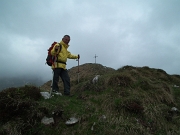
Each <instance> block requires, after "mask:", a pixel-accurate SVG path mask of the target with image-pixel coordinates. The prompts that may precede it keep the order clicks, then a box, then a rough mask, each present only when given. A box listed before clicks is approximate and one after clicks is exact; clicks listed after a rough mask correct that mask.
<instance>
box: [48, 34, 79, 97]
mask: <svg viewBox="0 0 180 135" xmlns="http://www.w3.org/2000/svg"><path fill="white" fill-rule="evenodd" d="M69 42H70V36H69V35H65V36H64V37H63V38H62V41H61V42H60V43H58V44H56V45H54V47H53V49H52V50H51V55H53V56H55V62H54V63H53V64H52V69H53V82H52V92H55V93H59V87H58V81H59V76H60V77H61V79H62V81H63V83H64V95H67V96H68V95H70V78H69V75H68V72H67V69H66V62H67V58H69V59H79V58H80V56H79V54H78V55H72V54H71V53H70V52H69V51H68V50H67V49H68V47H69Z"/></svg>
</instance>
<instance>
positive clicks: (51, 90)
mask: <svg viewBox="0 0 180 135" xmlns="http://www.w3.org/2000/svg"><path fill="white" fill-rule="evenodd" d="M53 76H54V72H53V71H52V81H51V90H50V92H49V94H50V96H52V90H53Z"/></svg>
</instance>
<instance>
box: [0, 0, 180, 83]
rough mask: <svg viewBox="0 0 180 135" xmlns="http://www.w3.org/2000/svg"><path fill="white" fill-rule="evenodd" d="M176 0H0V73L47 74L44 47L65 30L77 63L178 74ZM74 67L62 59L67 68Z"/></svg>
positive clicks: (178, 11) (179, 17)
mask: <svg viewBox="0 0 180 135" xmlns="http://www.w3.org/2000/svg"><path fill="white" fill-rule="evenodd" d="M179 5H180V1H179V0H31V1H27V0H26V1H25V0H1V1H0V61H1V66H0V76H1V77H3V76H4V77H5V76H6V77H7V76H18V75H24V74H28V75H36V76H40V77H42V78H43V79H45V80H49V79H51V70H50V68H49V67H48V66H47V65H45V58H46V55H47V49H48V48H49V46H50V45H51V43H52V42H53V41H58V42H59V41H60V40H61V39H62V37H63V35H65V34H69V35H70V36H71V42H70V47H69V51H70V52H71V53H72V54H80V55H81V59H80V64H85V63H94V62H95V59H94V58H93V57H94V55H95V54H96V55H97V56H98V57H97V59H96V62H97V63H99V64H102V65H104V66H108V67H112V68H115V69H118V68H120V67H122V66H125V65H132V66H138V67H142V66H148V67H150V68H160V69H163V70H165V71H166V72H167V73H169V74H180V70H179V69H180V62H179V61H180V55H179V52H180V47H179V44H180V38H179V37H180V15H179V14H180V8H179ZM74 66H77V61H75V60H68V62H67V68H68V69H69V68H71V67H74Z"/></svg>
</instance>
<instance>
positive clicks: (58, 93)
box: [52, 90, 62, 96]
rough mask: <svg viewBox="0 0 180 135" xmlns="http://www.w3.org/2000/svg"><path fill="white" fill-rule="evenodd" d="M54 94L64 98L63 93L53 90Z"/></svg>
mask: <svg viewBox="0 0 180 135" xmlns="http://www.w3.org/2000/svg"><path fill="white" fill-rule="evenodd" d="M52 93H53V94H56V95H59V96H62V94H61V92H58V91H56V90H52Z"/></svg>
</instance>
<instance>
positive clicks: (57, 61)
mask: <svg viewBox="0 0 180 135" xmlns="http://www.w3.org/2000/svg"><path fill="white" fill-rule="evenodd" d="M58 44H59V47H60V49H59V52H58V54H56V63H57V67H58V63H60V62H59V60H58V55H59V53H60V52H61V50H62V45H61V44H60V43H58Z"/></svg>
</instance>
